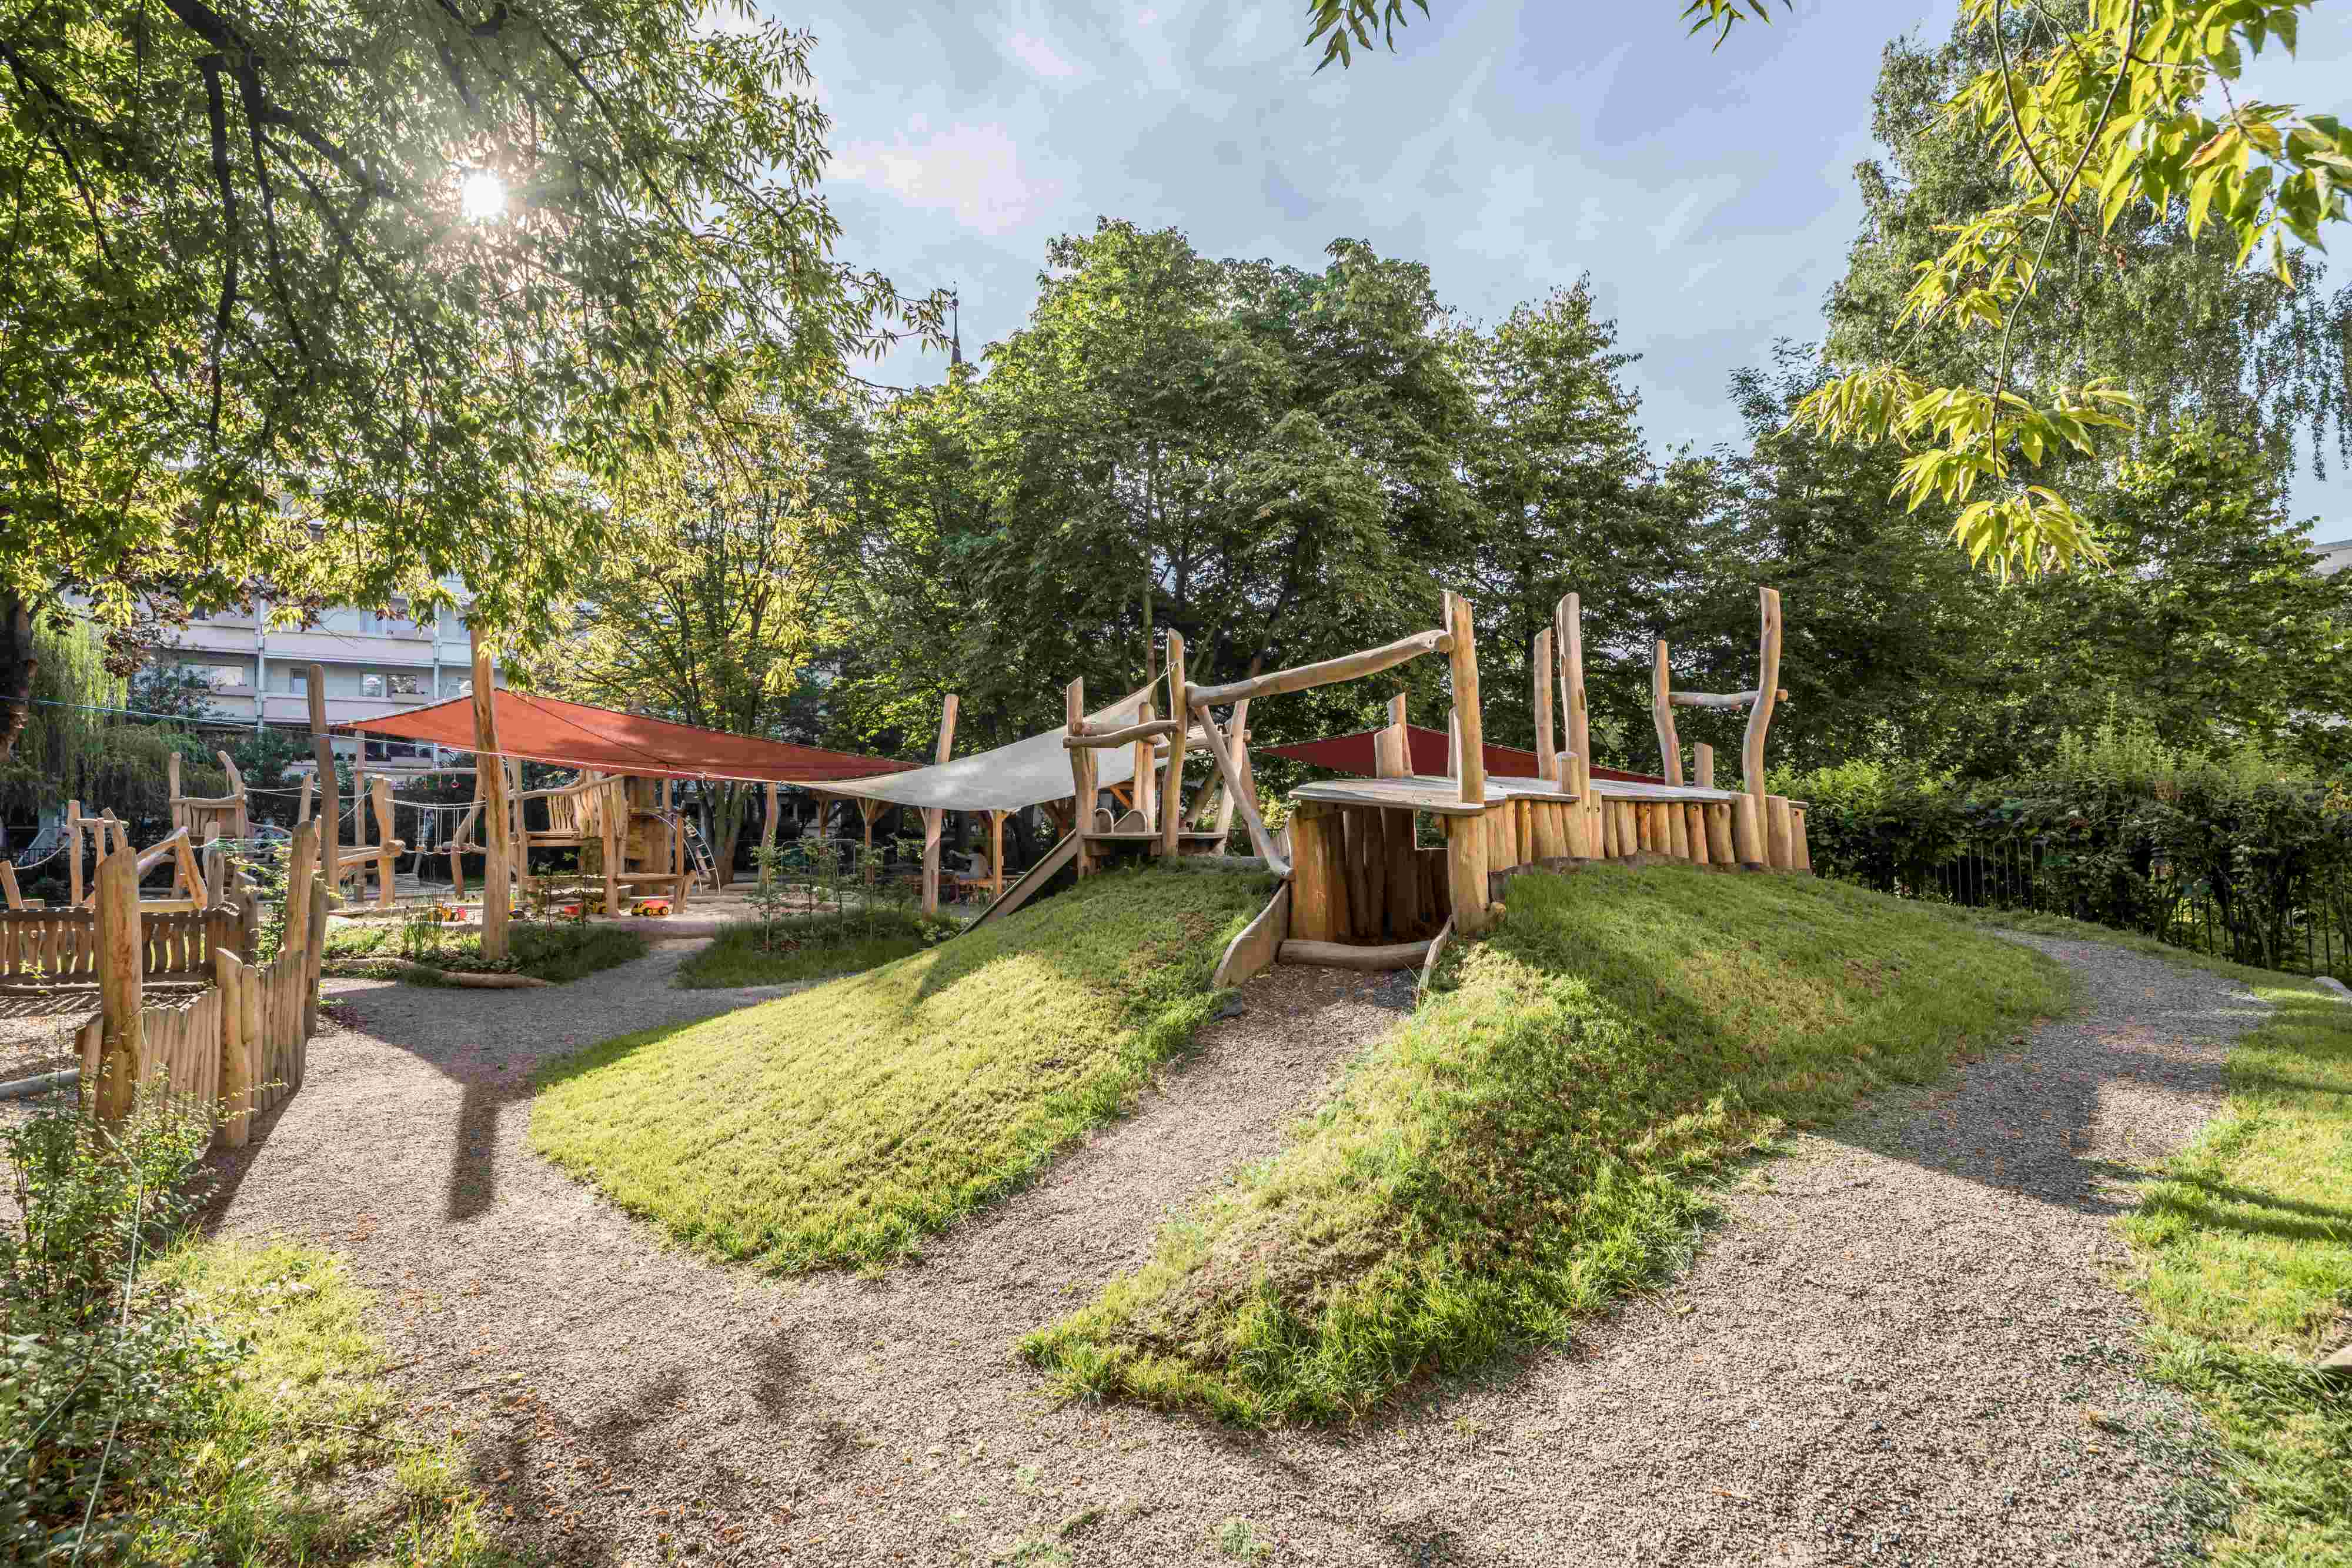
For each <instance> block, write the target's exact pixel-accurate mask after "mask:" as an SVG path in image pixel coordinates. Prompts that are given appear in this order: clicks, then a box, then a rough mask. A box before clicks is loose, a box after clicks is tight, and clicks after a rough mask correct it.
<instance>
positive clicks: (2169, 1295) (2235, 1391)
mask: <svg viewBox="0 0 2352 1568" xmlns="http://www.w3.org/2000/svg"><path fill="white" fill-rule="evenodd" d="M1964 918H1974V919H1977V920H1981V921H1985V922H1990V923H1999V924H2004V925H2011V926H2012V927H2013V928H2015V929H2019V930H2026V931H2035V932H2040V933H2042V934H2044V935H2048V936H2071V937H2080V938H2083V939H2085V940H2089V941H2095V942H2108V943H2112V944H2114V945H2116V946H2123V947H2128V948H2131V949H2132V950H2134V951H2136V952H2142V953H2147V954H2151V955H2153V956H2159V957H2164V958H2169V959H2171V960H2173V961H2174V962H2176V963H2179V964H2184V965H2188V966H2189V967H2195V968H2200V969H2205V970H2209V971H2210V972H2212V973H2214V974H2218V975H2223V976H2226V977H2229V978H2231V979H2233V980H2237V981H2240V982H2241V983H2242V984H2244V985H2245V986H2246V987H2247V988H2249V989H2251V990H2252V992H2253V993H2254V994H2255V996H2257V997H2258V998H2261V999H2262V1000H2263V1001H2264V1002H2265V1003H2267V1004H2269V1007H2270V1009H2271V1011H2270V1016H2269V1017H2268V1018H2267V1019H2265V1020H2264V1021H2263V1024H2262V1025H2261V1026H2260V1027H2259V1028H2257V1029H2255V1030H2252V1031H2251V1032H2250V1033H2248V1034H2246V1035H2244V1036H2242V1037H2241V1038H2240V1040H2238V1043H2237V1044H2236V1045H2235V1046H2234V1047H2233V1048H2232V1049H2231V1052H2230V1061H2229V1085H2230V1099H2229V1103H2228V1104H2227V1105H2226V1106H2225V1107H2224V1109H2223V1110H2222V1113H2221V1115H2220V1116H2219V1117H2217V1118H2216V1119H2215V1120H2214V1121H2213V1122H2212V1123H2211V1124H2209V1125H2208V1126H2207V1127H2206V1129H2205V1131H2204V1133H2203V1134H2201V1135H2200V1137H2199V1138H2198V1139H2197V1141H2196V1142H2195V1143H2193V1144H2191V1145H2189V1147H2188V1148H2187V1149H2185V1150H2183V1151H2181V1153H2180V1154H2179V1155H2176V1156H2175V1157H2174V1158H2173V1159H2171V1160H2169V1161H2168V1162H2167V1163H2166V1165H2165V1166H2164V1167H2163V1172H2162V1177H2163V1179H2161V1180H2159V1181H2158V1182H2155V1183H2152V1184H2151V1185H2149V1186H2146V1187H2144V1188H2142V1189H2141V1200H2140V1205H2139V1207H2138V1208H2137V1209H2136V1210H2134V1211H2133V1212H2132V1213H2130V1214H2129V1215H2126V1217H2125V1218H2123V1220H2122V1221H2121V1224H2122V1227H2123V1231H2124V1235H2125V1237H2126V1239H2127V1240H2128V1241H2129V1242H2130V1243H2131V1248H2132V1253H2133V1258H2134V1261H2135V1264H2136V1265H2137V1267H2136V1269H2135V1271H2134V1274H2133V1277H2132V1281H2131V1284H2132V1287H2133V1289H2134V1290H2135V1291H2136V1292H2137V1295H2138V1296H2139V1298H2140V1301H2141V1302H2142V1304H2143V1305H2144V1306H2145V1307H2146V1309H2147V1315H2148V1329H2147V1342H2148V1348H2149V1351H2150V1354H2151V1357H2152V1365H2153V1370H2154V1371H2155V1373H2156V1375H2158V1377H2160V1378H2162V1379H2163V1380H2164V1381H2166V1382H2168V1383H2171V1384H2173V1385H2176V1386H2178V1387H2179V1388H2181V1389H2183V1390H2185V1391H2187V1392H2188V1393H2189V1395H2190V1396H2193V1397H2194V1398H2195V1399H2196V1401H2197V1403H2198V1406H2199V1407H2200V1409H2201V1410H2203V1412H2204V1413H2205V1416H2206V1418H2207V1419H2208V1420H2209V1421H2210V1423H2211V1425H2212V1427H2213V1430H2214V1432H2215V1434H2216V1435H2217V1436H2218V1437H2220V1439H2221V1443H2222V1444H2223V1445H2224V1447H2225V1448H2227V1450H2228V1452H2229V1454H2230V1457H2231V1463H2230V1465H2229V1466H2228V1467H2227V1469H2228V1480H2229V1484H2230V1490H2231V1497H2232V1500H2233V1504H2234V1506H2233V1507H2232V1508H2231V1511H2230V1517H2229V1519H2228V1521H2227V1523H2226V1524H2225V1525H2224V1526H2223V1528H2222V1529H2221V1531H2219V1533H2218V1534H2217V1535H2215V1536H2214V1537H2213V1538H2212V1539H2211V1540H2209V1541H2208V1542H2206V1549H2207V1551H2208V1552H2209V1553H2210V1555H2211V1556H2212V1557H2213V1558H2214V1559H2215V1560H2216V1561H2218V1562H2221V1563H2238V1564H2257V1563H2260V1564H2273V1563H2274V1564H2278V1565H2280V1568H2285V1565H2286V1564H2290V1563H2292V1564H2296V1565H2298V1568H2320V1565H2323V1564H2337V1565H2343V1564H2352V1380H2348V1381H2336V1382H2334V1383H2332V1384H2331V1383H2330V1382H2329V1381H2327V1380H2325V1379H2323V1378H2321V1377H2320V1376H2319V1375H2317V1374H2316V1373H2315V1371H2314V1370H2313V1369H2312V1363H2313V1361H2314V1360H2315V1358H2316V1357H2317V1356H2319V1355H2321V1354H2326V1352H2328V1351H2331V1350H2334V1349H2335V1348H2336V1346H2338V1345H2341V1344H2343V1343H2347V1341H2352V1005H2347V1003H2345V1002H2341V1001H2338V1000H2336V999H2335V998H2332V997H2330V996H2328V995H2327V994H2326V993H2325V992H2323V991H2321V990H2319V989H2318V988H2316V987H2314V986H2312V985H2310V984H2308V983H2307V982H2305V981H2303V980H2301V979H2297V978H2294V977H2291V976H2285V975H2279V974H2273V973H2272V972H2270V971H2268V970H2264V969H2249V968H2244V967H2240V966H2238V965H2235V964H2231V963H2226V962H2223V961H2221V960H2220V959H2215V958H2209V957H2206V956H2203V955H2201V954H2197V953H2190V952H2187V951H2184V950H2183V949H2181V948H2178V947H2168V946H2165V945H2163V944H2162V943H2159V942H2155V941H2151V940H2150V939H2148V938H2147V937H2144V936H2129V935H2126V934H2121V933H2117V932H2113V931H2109V930H2107V929H2106V928H2105V927H2104V926H2098V925H2084V924H2082V923H2081V922H2079V921H2073V920H2064V919H2060V918H2057V917H2054V916H2050V915H2006V916H2004V915H2000V914H1999V913H1997V912H1994V913H1985V914H1979V913H1978V912H1975V911H1969V912H1966V913H1965V915H1964Z"/></svg>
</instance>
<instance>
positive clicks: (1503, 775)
mask: <svg viewBox="0 0 2352 1568" xmlns="http://www.w3.org/2000/svg"><path fill="white" fill-rule="evenodd" d="M1404 733H1405V746H1406V750H1407V752H1408V754H1409V755H1408V760H1409V764H1410V766H1411V767H1412V770H1413V771H1414V772H1415V773H1417V774H1420V775H1421V776H1422V777H1423V778H1427V779H1442V778H1444V776H1445V753H1446V750H1447V737H1446V734H1445V732H1444V730H1442V729H1423V728H1422V727H1420V726H1419V725H1417V724H1409V725H1407V726H1405V730H1404ZM1379 734H1380V731H1379V730H1376V729H1366V730H1360V731H1358V732H1357V733H1356V734H1354V735H1335V736H1332V737H1328V739H1324V740H1302V741H1300V742H1298V744H1297V745H1296V746H1267V747H1259V749H1260V750H1262V751H1266V752H1270V753H1272V754H1273V755H1274V756H1276V757H1287V758H1290V759H1291V760H1292V761H1293V762H1307V763H1311V764H1313V765H1314V766H1315V767H1318V768H1330V769H1331V770H1332V771H1333V772H1334V773H1353V774H1355V775H1356V776H1357V777H1359V778H1362V779H1371V778H1375V777H1377V776H1378V775H1379V773H1380V764H1379V763H1378V762H1377V761H1376V760H1375V759H1374V756H1373V750H1372V742H1373V739H1374V737H1377V736H1378V735H1379ZM1480 749H1481V750H1482V751H1484V752H1485V753H1486V772H1487V774H1488V775H1489V776H1490V777H1493V778H1496V779H1540V778H1541V777H1543V775H1541V774H1540V773H1538V772H1537V771H1536V754H1535V753H1534V752H1532V751H1521V750H1520V749H1519V748H1518V747H1515V746H1496V745H1495V744H1493V743H1492V742H1488V743H1487V744H1486V746H1484V747H1480ZM1592 776H1593V777H1594V778H1595V779H1623V780H1625V781H1626V782H1628V783H1633V784H1663V783H1664V782H1665V780H1664V779H1662V778H1660V777H1658V776H1657V775H1656V774H1654V773H1626V772H1622V771H1620V770H1619V769H1617V768H1594V769H1593V770H1592Z"/></svg>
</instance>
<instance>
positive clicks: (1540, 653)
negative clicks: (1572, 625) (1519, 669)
mask: <svg viewBox="0 0 2352 1568" xmlns="http://www.w3.org/2000/svg"><path fill="white" fill-rule="evenodd" d="M1551 643H1552V636H1551V628H1550V627H1549V626H1547V627H1545V628H1544V629H1543V630H1542V631H1540V632H1537V633H1536V657H1535V666H1536V777H1537V778H1538V779H1542V780H1543V781H1544V782H1545V783H1547V784H1549V785H1550V786H1551V787H1552V788H1553V789H1559V788H1561V787H1562V786H1563V784H1564V783H1565V780H1563V779H1561V778H1560V776H1559V747H1556V746H1554V745H1553V744H1552V731H1551Z"/></svg>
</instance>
